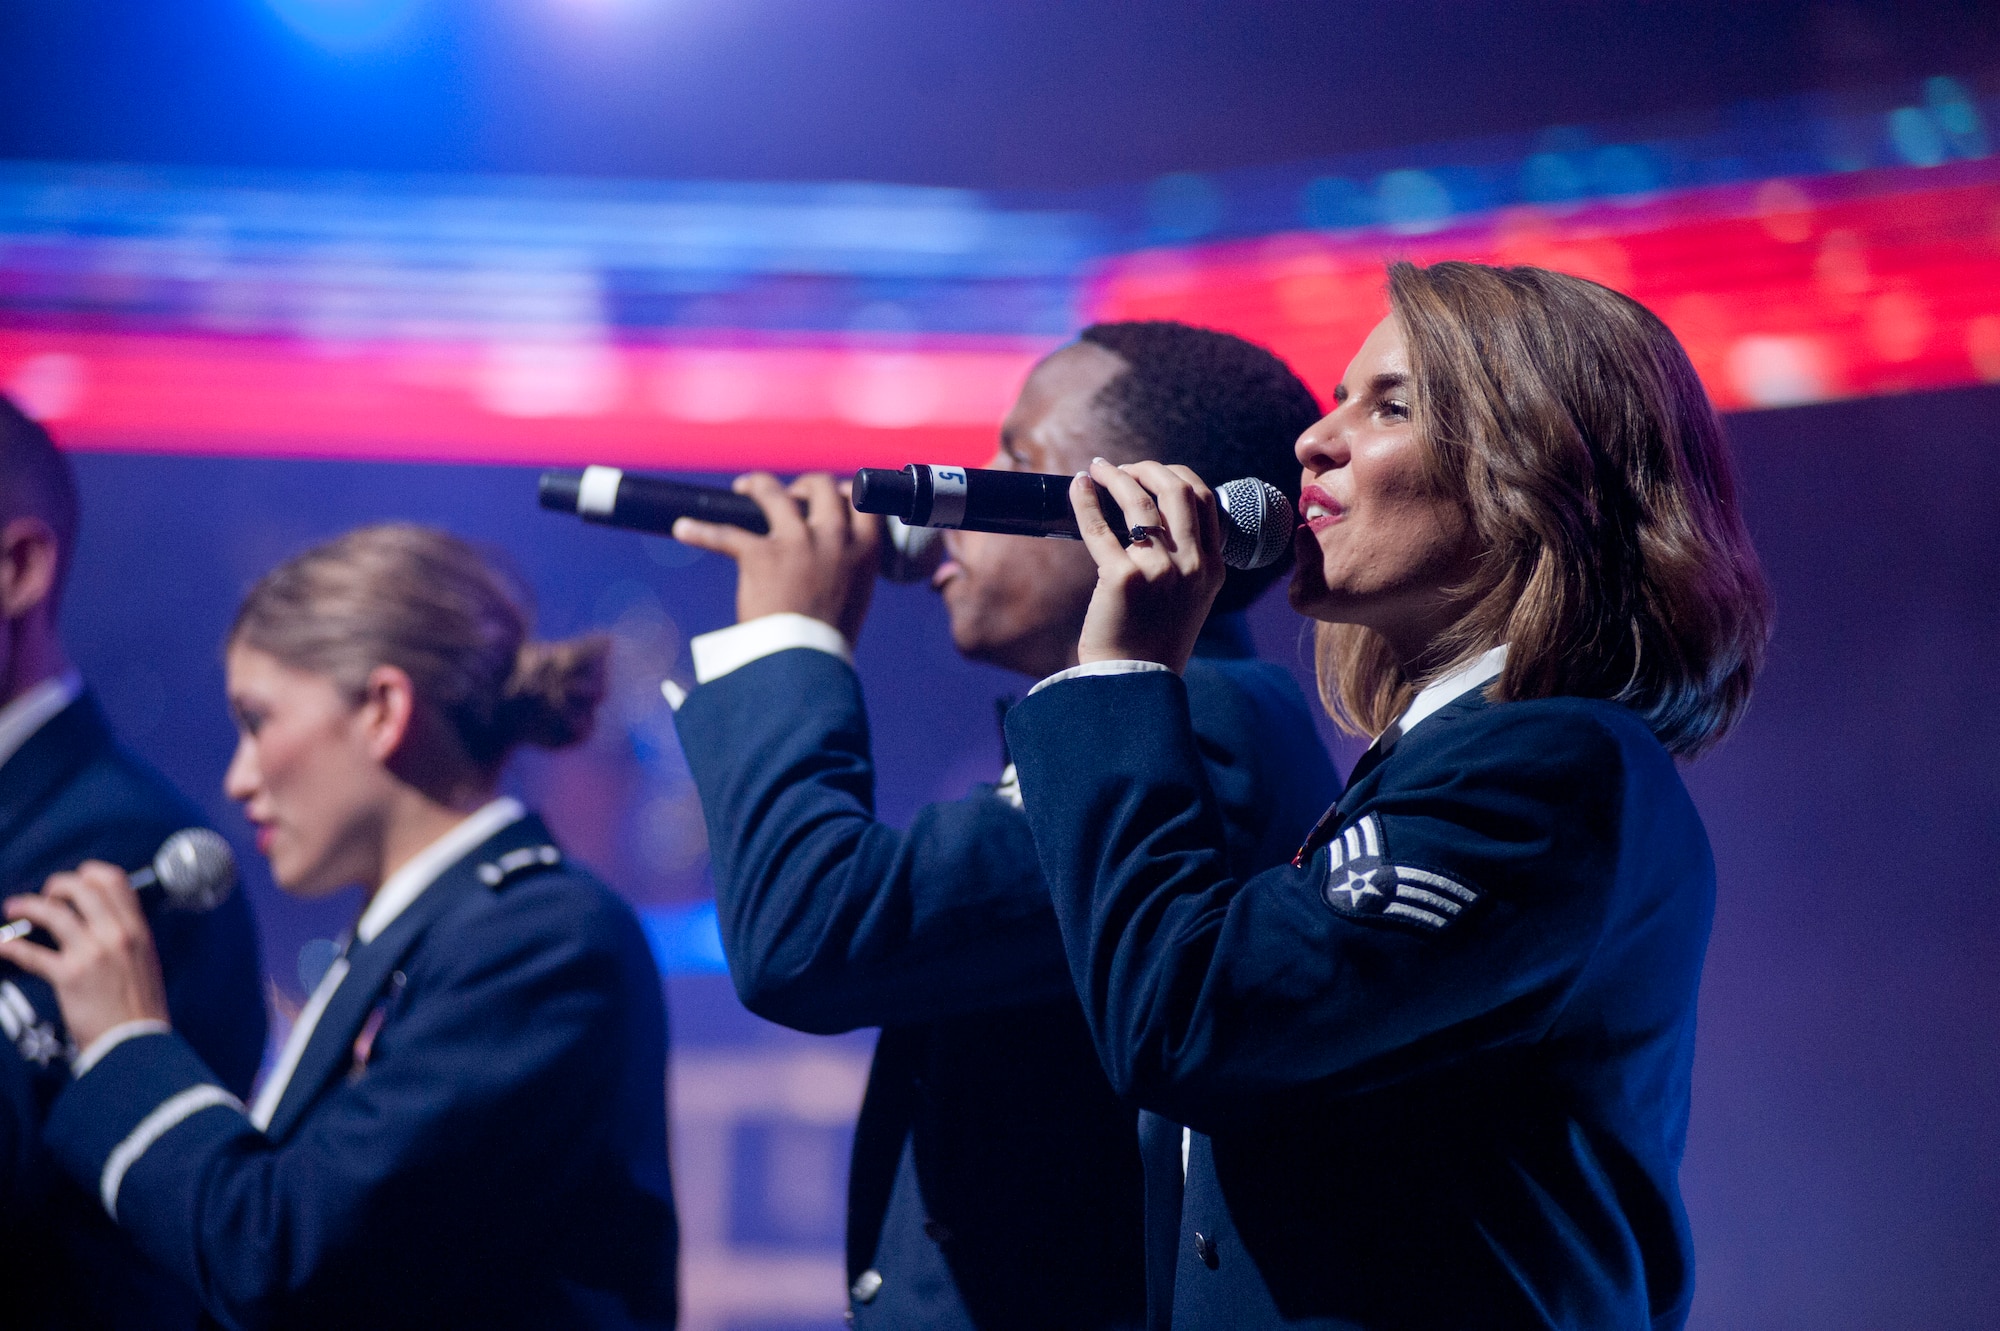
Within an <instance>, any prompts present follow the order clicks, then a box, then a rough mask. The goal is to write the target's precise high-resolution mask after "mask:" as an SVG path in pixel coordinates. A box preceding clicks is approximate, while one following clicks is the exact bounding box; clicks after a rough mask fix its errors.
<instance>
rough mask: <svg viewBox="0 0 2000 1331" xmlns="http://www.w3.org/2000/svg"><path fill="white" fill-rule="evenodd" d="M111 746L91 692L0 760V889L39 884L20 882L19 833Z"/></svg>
mask: <svg viewBox="0 0 2000 1331" xmlns="http://www.w3.org/2000/svg"><path fill="white" fill-rule="evenodd" d="M110 744H111V730H110V728H109V727H108V726H106V725H105V723H104V714H103V713H102V712H100V711H99V710H98V708H97V700H96V699H94V698H92V697H91V696H90V695H89V694H88V693H86V694H84V695H83V696H82V697H80V698H78V699H77V700H76V701H75V702H73V703H71V704H70V705H69V706H67V707H65V708H63V709H62V710H61V711H60V712H57V713H56V714H55V715H54V716H52V717H50V718H49V719H48V721H47V723H46V724H44V725H43V726H42V728H41V729H40V730H37V731H36V732H35V733H34V734H32V735H30V736H28V739H27V742H26V743H24V744H22V745H21V747H20V748H19V749H17V750H15V751H14V754H13V756H12V757H10V758H9V759H8V760H7V761H6V762H5V763H0V891H4V892H32V891H36V890H38V889H39V888H40V887H41V884H40V883H21V882H16V881H15V877H16V875H18V874H19V873H20V871H21V868H22V866H21V865H19V864H17V863H16V862H15V860H16V855H15V854H14V853H13V852H14V848H15V847H17V846H18V845H20V844H21V842H20V838H19V836H18V835H17V834H18V833H19V832H20V830H21V828H22V827H23V826H24V825H25V824H26V823H27V821H28V820H29V819H30V818H31V817H32V816H33V815H34V814H36V813H38V812H39V811H40V810H41V809H42V808H43V807H44V806H45V805H46V804H47V803H48V802H49V798H50V796H51V795H53V794H54V793H55V792H56V791H57V790H59V789H61V788H62V787H63V786H65V785H67V784H68V783H69V781H70V780H71V779H72V778H73V777H74V776H75V775H76V774H77V772H78V771H80V770H81V769H82V768H83V766H84V765H85V764H86V763H88V762H89V761H90V760H91V759H92V758H94V757H96V756H97V754H98V753H99V752H100V751H102V750H103V749H105V748H107V747H109V745H110Z"/></svg>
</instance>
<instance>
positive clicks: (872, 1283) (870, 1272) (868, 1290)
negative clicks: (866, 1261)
mask: <svg viewBox="0 0 2000 1331" xmlns="http://www.w3.org/2000/svg"><path fill="white" fill-rule="evenodd" d="M847 1292H848V1293H849V1294H852V1295H853V1296H854V1301H855V1302H856V1303H873V1302H874V1301H875V1296H876V1295H877V1294H880V1293H881V1292H882V1273H881V1272H880V1271H877V1270H876V1269H875V1268H874V1267H872V1266H871V1267H869V1268H868V1269H867V1270H866V1271H863V1272H862V1273H861V1274H860V1275H858V1276H856V1277H854V1288H853V1289H850V1290H848V1291H847Z"/></svg>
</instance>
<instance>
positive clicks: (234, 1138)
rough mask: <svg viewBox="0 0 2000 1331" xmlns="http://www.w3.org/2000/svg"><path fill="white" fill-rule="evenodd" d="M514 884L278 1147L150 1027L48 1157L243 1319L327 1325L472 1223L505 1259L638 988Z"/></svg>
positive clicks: (574, 1130) (548, 902)
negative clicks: (303, 1319) (365, 1058)
mask: <svg viewBox="0 0 2000 1331" xmlns="http://www.w3.org/2000/svg"><path fill="white" fill-rule="evenodd" d="M505 900H506V901H507V902H508V906H507V908H506V909H496V910H492V911H486V912H481V913H476V914H472V915H470V917H469V918H468V917H465V916H461V917H458V918H455V919H451V920H448V921H445V922H444V923H443V924H442V925H440V926H439V927H440V928H444V929H447V930H448V931H449V937H448V941H447V943H446V944H445V945H444V946H441V947H438V948H435V949H431V950H429V951H427V952H424V953H422V954H420V956H419V957H418V958H415V959H413V960H412V961H411V962H409V963H406V964H407V965H408V967H409V974H408V980H407V983H406V987H405V990H404V993H403V996H402V998H401V1000H400V1003H401V1006H400V1007H399V1008H398V1009H396V1010H392V1011H391V1012H390V1014H389V1016H388V1019H387V1020H386V1021H385V1022H384V1024H383V1025H382V1027H381V1031H380V1034H379V1035H378V1036H377V1037H376V1041H375V1046H374V1057H373V1060H372V1061H371V1062H370V1063H369V1064H368V1066H367V1070H366V1072H365V1074H363V1075H359V1076H351V1077H350V1078H349V1080H348V1081H347V1082H346V1083H345V1084H344V1085H342V1086H339V1087H337V1088H335V1089H334V1090H333V1091H332V1092H330V1093H329V1095H328V1097H327V1099H326V1100H325V1101H323V1102H322V1103H320V1104H319V1105H317V1106H316V1107H315V1108H314V1110H313V1111H312V1113H311V1115H310V1117H309V1118H308V1119H307V1120H306V1121H305V1122H304V1123H303V1125H302V1126H301V1127H300V1129H299V1130H298V1132H297V1133H295V1134H294V1135H293V1136H292V1137H290V1138H289V1139H287V1140H286V1141H285V1142H283V1143H282V1144H273V1143H272V1142H271V1141H270V1140H269V1139H267V1138H266V1137H265V1136H264V1135H263V1134H262V1133H260V1132H258V1131H257V1130H256V1129H255V1128H254V1127H252V1126H251V1124H250V1122H249V1120H248V1119H247V1118H246V1117H245V1115H244V1113H243V1109H242V1106H241V1105H240V1104H239V1103H238V1102H237V1101H236V1099H235V1098H234V1097H233V1096H231V1095H230V1094H229V1093H228V1092H227V1091H226V1090H224V1089H223V1088H222V1087H221V1086H220V1085H219V1084H217V1082H216V1079H215V1077H214V1075H213V1074H212V1073H211V1072H210V1071H209V1070H208V1069H207V1068H206V1067H205V1066H204V1065H203V1064H202V1062H201V1060H200V1059H199V1058H197V1057H196V1056H195V1054H194V1052H193V1051H192V1050H191V1049H190V1048H189V1047H188V1045H187V1044H186V1043H185V1042H184V1041H183V1040H181V1039H180V1038H179V1037H178V1036H175V1035H171V1034H169V1035H152V1036H144V1037H140V1038H137V1039H133V1040H129V1041H126V1042H125V1043H123V1044H121V1045H119V1046H117V1047H116V1048H115V1049H113V1050H112V1051H111V1052H110V1053H109V1054H108V1055H106V1056H105V1058H104V1060H103V1061H102V1062H101V1063H99V1064H98V1065H96V1066H95V1067H93V1068H92V1069H91V1070H90V1071H89V1072H88V1073H87V1074H86V1075H85V1076H83V1077H82V1078H80V1079H78V1080H77V1081H76V1082H74V1083H73V1084H72V1085H71V1086H70V1087H69V1089H68V1090H66V1091H65V1092H64V1093H63V1095H62V1097H61V1098H60V1099H59V1100H58V1101H57V1103H56V1107H55V1111H54V1113H53V1115H52V1116H51V1120H50V1123H49V1127H48V1130H47V1139H48V1141H49V1144H50V1146H51V1148H52V1149H53V1151H54V1152H55V1154H56V1157H57V1159H58V1160H59V1161H60V1162H61V1164H62V1165H63V1167H64V1168H65V1169H66V1170H67V1171H68V1172H69V1173H70V1174H71V1175H72V1176H74V1177H75V1178H76V1179H77V1180H78V1181H79V1182H80V1183H82V1184H83V1185H84V1186H85V1187H86V1188H88V1189H89V1190H91V1191H92V1192H93V1193H95V1194H96V1195H97V1196H98V1197H99V1198H100V1200H101V1201H102V1202H103V1203H104V1205H105V1206H106V1208H107V1209H108V1210H110V1211H111V1212H112V1214H113V1215H114V1216H115V1217H116V1218H117V1220H118V1222H119V1224H120V1226H121V1227H122V1228H124V1229H125V1230H127V1231H128V1232H129V1233H131V1234H132V1235H133V1237H134V1238H135V1239H136V1241H137V1242H138V1244H139V1246H140V1247H141V1248H142V1249H143V1250H144V1251H145V1252H146V1253H147V1254H148V1255H149V1256H151V1257H152V1258H153V1260H154V1261H156V1262H158V1263H159V1264H160V1265H162V1266H163V1267H165V1268H166V1269H168V1270H169V1271H171V1272H173V1273H174V1274H175V1276H176V1277H177V1278H178V1279H180V1280H181V1281H182V1282H183V1283H185V1284H186V1285H187V1286H188V1287H189V1288H191V1289H194V1290H195V1291H197V1293H198V1295H199V1297H200V1299H201V1302H202V1304H203V1306H204V1307H205V1308H206V1309H207V1310H208V1311H209V1312H210V1314H211V1315H213V1316H215V1317H216V1318H217V1319H218V1320H219V1321H221V1322H222V1323H224V1324H225V1325H227V1326H230V1327H233V1328H245V1329H247V1328H259V1327H264V1326H269V1325H273V1324H276V1323H282V1322H283V1321H285V1320H286V1319H287V1317H288V1315H293V1314H296V1312H297V1311H298V1310H300V1309H302V1308H311V1309H312V1310H313V1313H314V1318H315V1322H316V1324H337V1323H339V1322H340V1321H341V1317H340V1316H337V1315H335V1314H336V1313H339V1312H340V1310H342V1309H348V1310H350V1311H354V1310H357V1309H365V1308H366V1306H367V1305H366V1303H365V1301H366V1300H368V1299H370V1298H372V1297H379V1296H380V1295H381V1293H382V1291H393V1290H404V1291H417V1290H421V1289H422V1288H424V1284H425V1282H424V1279H423V1273H424V1271H425V1270H426V1269H431V1270H435V1269H438V1264H439V1263H441V1262H447V1261H453V1260H461V1259H462V1252H460V1253H459V1256H458V1257H454V1256H453V1255H452V1254H453V1253H454V1252H456V1251H458V1249H459V1248H460V1247H462V1244H463V1236H464V1235H465V1234H466V1233H468V1232H477V1233H480V1234H481V1235H482V1240H483V1242H484V1243H485V1245H486V1247H487V1250H488V1251H489V1254H490V1255H491V1256H492V1258H493V1260H495V1261H505V1260H508V1254H509V1252H510V1251H514V1252H519V1251H522V1249H523V1245H524V1244H525V1243H526V1242H528V1240H526V1239H525V1238H524V1235H526V1234H528V1233H529V1232H531V1231H532V1228H533V1226H534V1225H535V1224H537V1223H538V1221H537V1217H536V1214H535V1209H534V1205H533V1199H535V1198H537V1197H543V1196H549V1195H552V1194H553V1193H555V1192H556V1191H557V1190H558V1189H557V1186H556V1184H557V1181H558V1180H560V1179H562V1178H563V1177H564V1176H565V1175H566V1174H567V1173H569V1172H572V1171H574V1170H575V1169H576V1168H577V1162H578V1161H580V1160H583V1159H587V1158H589V1153H590V1152H591V1150H592V1149H593V1148H594V1147H595V1146H597V1145H598V1143H597V1142H596V1140H595V1138H594V1136H593V1134H596V1133H600V1132H602V1131H605V1130H606V1129H605V1127H604V1126H603V1125H604V1120H605V1117H606V1116H605V1115H604V1114H603V1113H602V1112H601V1108H602V1105H603V1103H604V1102H605V1100H606V1099H607V1098H608V1097H609V1096H610V1094H611V1091H610V1088H611V1087H612V1085H613V1084H614V1082H615V1077H616V1071H617V1067H618V1063H619V1061H620V1060H621V1059H622V1058H624V1057H626V1056H627V1046H628V1044H629V1042H630V1041H629V1038H628V1031H627V1024H626V1015H627V1009H628V1008H630V1007H631V1006H632V1005H633V1004H634V1003H635V1001H636V1000H635V998H634V996H633V995H631V994H629V993H623V992H621V991H622V988H623V987H624V981H623V979H622V976H623V974H624V970H625V967H624V966H623V965H622V962H621V960H620V955H621V954H620V952H619V949H618V947H617V944H616V942H615V940H614V939H613V938H612V937H611V936H610V931H609V926H608V925H606V924H605V922H604V921H603V920H602V919H596V920H593V918H592V916H591V914H590V912H589V910H588V909H587V908H585V909H579V908H578V906H579V902H578V894H576V893H574V892H569V893H565V892H561V891H556V890H549V889H547V888H545V887H544V885H541V884H537V883H528V884H522V885H519V886H518V887H516V888H513V889H510V891H509V892H508V893H507V896H506V898H505ZM601 913H602V912H600V914H601ZM454 1245H457V1246H454ZM357 1301H360V1302H357ZM355 1315H356V1316H357V1317H363V1318H364V1321H363V1322H354V1323H352V1324H365V1316H366V1314H365V1312H361V1311H355Z"/></svg>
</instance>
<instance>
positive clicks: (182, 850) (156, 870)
mask: <svg viewBox="0 0 2000 1331" xmlns="http://www.w3.org/2000/svg"><path fill="white" fill-rule="evenodd" d="M128 881H129V882H130V883H131V884H132V890H133V891H135V892H144V891H146V890H148V889H156V890H158V892H159V893H160V895H161V896H163V897H165V898H166V902H167V905H168V906H170V907H172V908H173V909H175V910H214V909H215V908H216V907H217V906H220V905H221V904H222V903H223V902H225V901H227V900H229V894H230V893H231V892H232V891H234V890H235V888H236V856H235V854H234V853H233V852H232V851H231V850H230V849H229V843H228V842H227V841H224V840H223V839H222V837H221V836H220V835H218V834H217V833H214V832H211V831H209V829H207V828H206V827H188V828H183V829H182V830H180V831H178V832H176V833H174V834H173V835H172V836H170V837H168V838H167V839H166V840H165V841H163V842H161V843H160V849H159V851H158V852H157V853H156V854H155V855H154V856H153V862H152V863H151V864H148V865H146V866H144V867H143V868H139V869H134V870H133V871H132V873H131V876H130V878H129V879H128ZM33 930H34V926H33V925H31V924H29V923H28V922H27V921H26V920H16V921H14V922H13V923H12V924H10V925H7V926H6V927H5V928H0V941H6V940H11V939H15V938H26V937H27V936H28V934H30V933H31V932H33Z"/></svg>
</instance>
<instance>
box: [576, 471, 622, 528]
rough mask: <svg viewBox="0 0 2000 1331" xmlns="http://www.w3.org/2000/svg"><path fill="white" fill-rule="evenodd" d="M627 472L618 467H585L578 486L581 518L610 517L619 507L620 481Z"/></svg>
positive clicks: (577, 499) (577, 502)
mask: <svg viewBox="0 0 2000 1331" xmlns="http://www.w3.org/2000/svg"><path fill="white" fill-rule="evenodd" d="M624 479H625V473H624V472H623V471H622V470H620V469H619V468H617V467H585V468H584V469H583V479H582V480H581V481H578V482H577V486H576V514H577V516H578V517H580V518H608V517H610V516H611V510H613V509H614V508H617V507H618V482H620V481H622V480H624Z"/></svg>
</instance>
